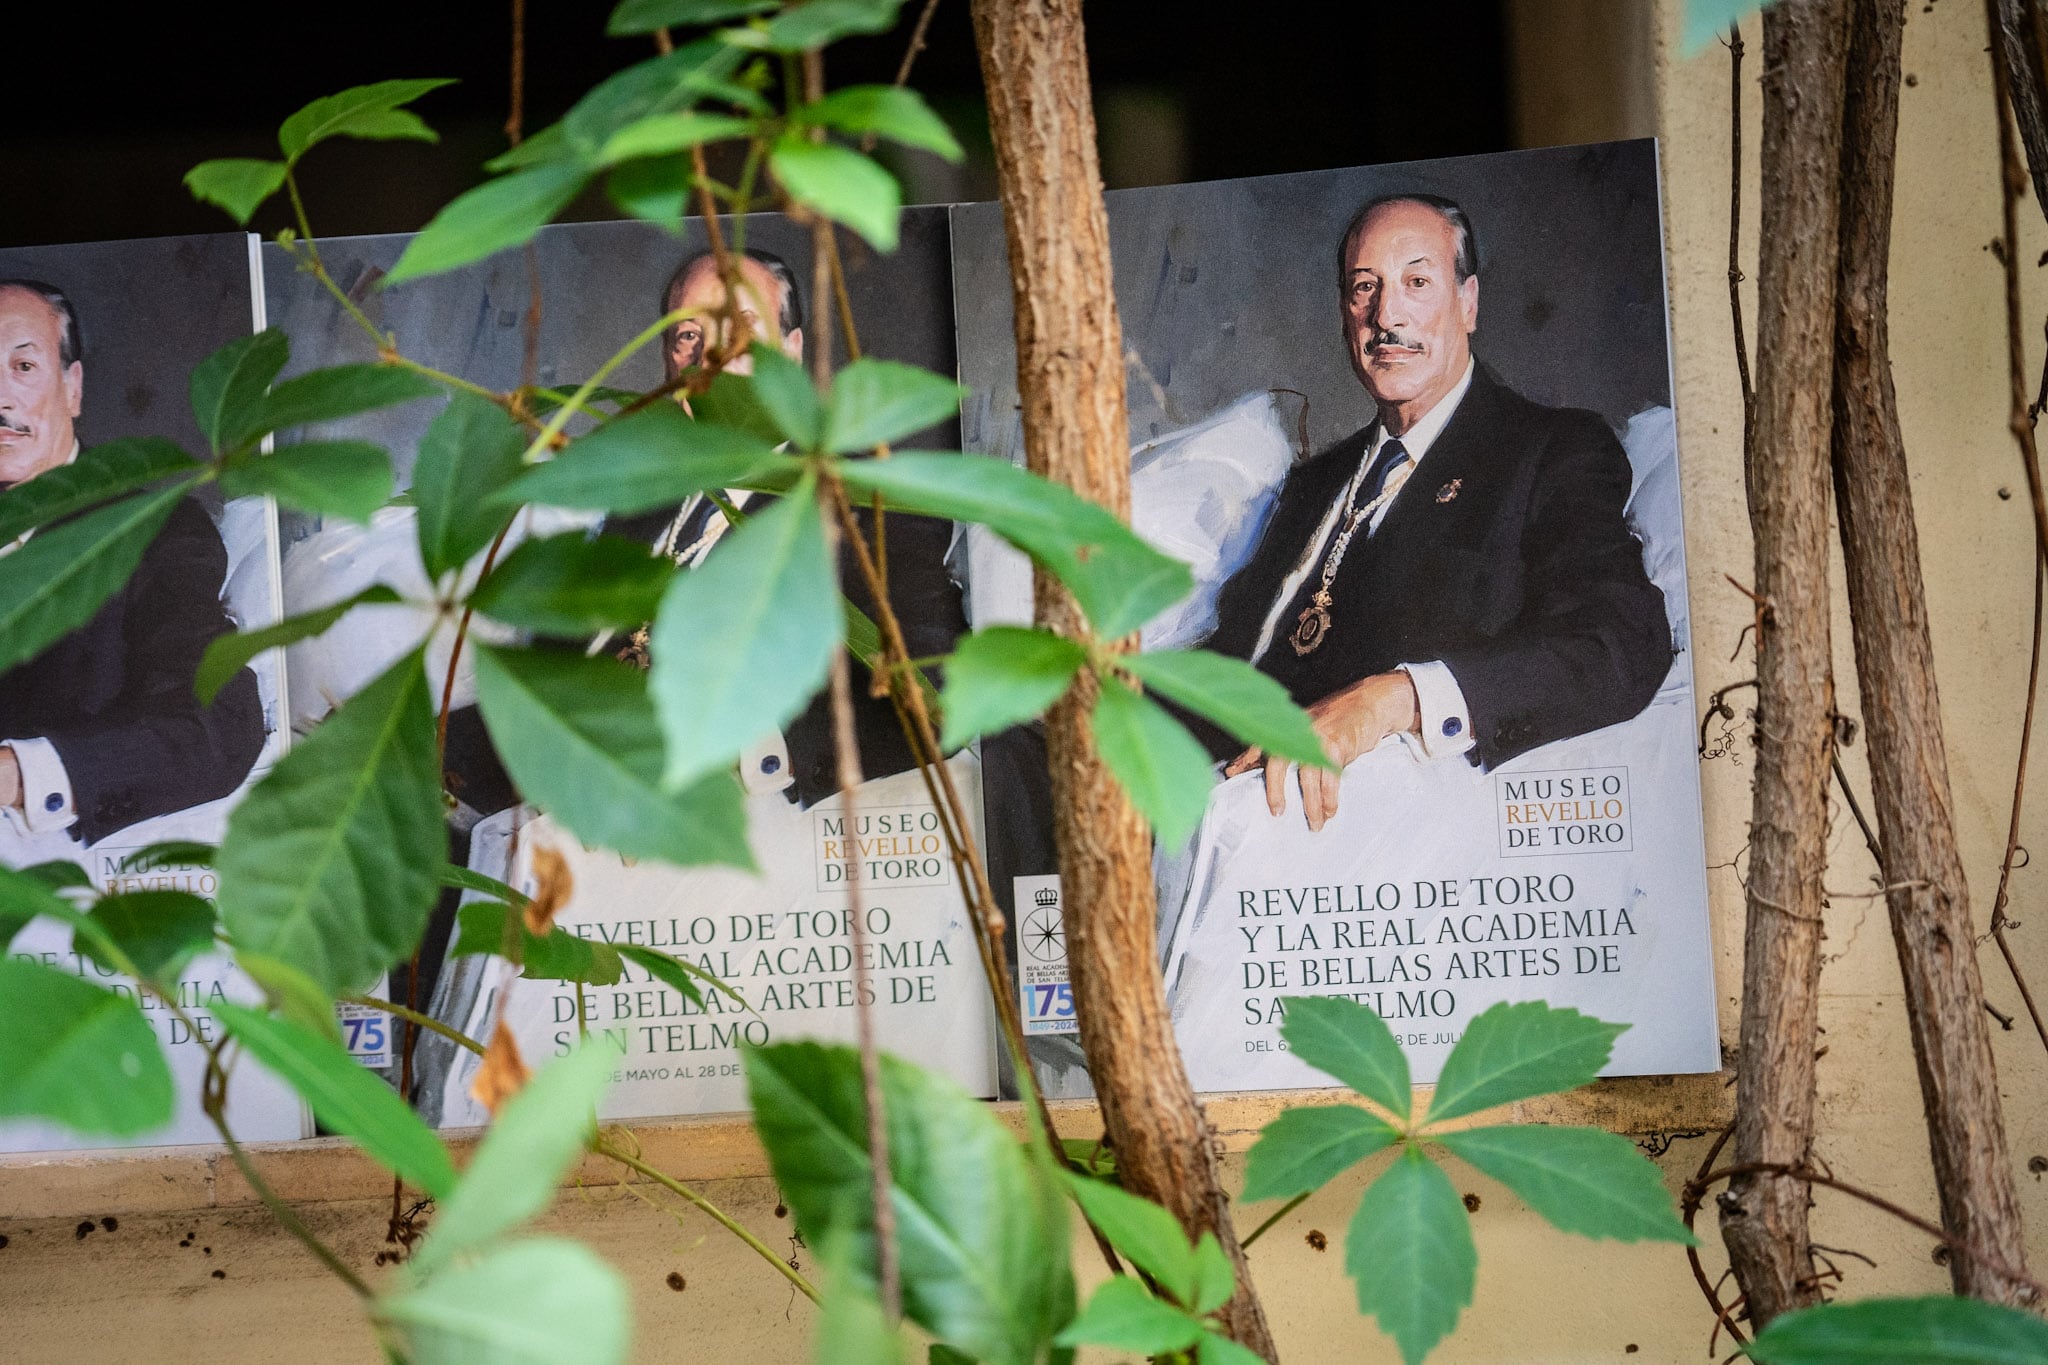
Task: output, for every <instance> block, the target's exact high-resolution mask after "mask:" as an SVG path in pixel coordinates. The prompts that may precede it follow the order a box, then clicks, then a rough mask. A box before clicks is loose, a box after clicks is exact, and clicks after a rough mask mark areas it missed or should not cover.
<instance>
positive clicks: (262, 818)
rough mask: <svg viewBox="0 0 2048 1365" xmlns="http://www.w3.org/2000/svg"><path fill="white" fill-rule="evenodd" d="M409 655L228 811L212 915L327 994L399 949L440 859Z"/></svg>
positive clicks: (426, 737) (434, 769) (422, 673)
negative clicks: (216, 913)
mask: <svg viewBox="0 0 2048 1365" xmlns="http://www.w3.org/2000/svg"><path fill="white" fill-rule="evenodd" d="M440 779H441V774H440V765H439V764H438V763H437V762H436V761H435V753H434V710H433V706H432V705H431V703H430V702H429V701H428V698H427V674H426V668H425V665H424V663H423V661H422V659H421V656H420V652H419V651H418V650H415V651H413V652H412V653H410V654H408V655H406V656H405V657H404V658H402V659H400V660H399V661H398V662H397V663H395V664H393V665H392V666H391V668H390V669H389V670H388V671H387V672H386V673H385V674H384V675H383V676H382V677H380V678H378V679H377V681H375V682H373V683H371V684H370V685H369V686H368V687H366V688H364V689H363V690H362V691H361V692H359V693H357V694H356V695H355V696H353V697H351V698H349V700H348V701H346V702H344V703H343V704H342V706H341V709H339V710H338V711H336V712H335V713H334V714H333V715H331V716H329V717H328V718H327V720H326V721H325V722H324V723H323V724H321V725H320V726H319V727H318V728H316V729H315V730H314V731H313V733H312V734H310V735H308V736H307V737H306V738H305V739H303V740H301V741H299V743H297V744H296V745H294V746H293V747H292V751H291V752H290V753H289V754H287V755H285V757H284V759H283V761H282V762H280V763H279V764H278V765H277V766H276V767H275V768H273V769H271V771H270V774H269V776H267V777H265V778H264V779H263V780H262V781H261V782H258V783H257V784H256V786H255V789H254V790H252V791H251V792H250V793H249V794H248V796H246V797H245V798H243V800H242V802H241V804H239V805H237V806H236V807H235V810H234V813H233V814H232V815H230V816H229V817H228V833H227V838H226V839H225V840H224V841H222V843H221V849H220V892H219V898H218V899H219V904H220V917H221V922H222V923H223V924H225V925H226V926H227V929H228V933H229V934H230V936H232V937H233V939H234V941H235V943H236V945H237V946H238V948H247V949H249V950H251V951H253V952H257V953H262V954H264V955H266V956H270V957H275V958H279V959H282V960H283V961H285V962H287V963H289V964H290V965H292V966H294V967H297V968H299V969H300V970H302V971H304V972H305V973H306V974H307V975H308V976H310V977H311V978H312V979H313V980H314V981H316V982H317V983H319V985H320V986H321V987H322V988H324V989H325V990H327V991H328V992H330V993H337V992H341V991H348V990H360V989H361V988H363V987H364V986H367V985H368V984H369V983H370V982H371V981H373V980H375V979H376V977H377V974H378V973H379V972H382V971H383V970H384V969H385V968H387V967H389V966H390V965H391V964H392V963H394V962H396V961H398V960H399V959H400V958H402V957H405V956H406V955H407V954H409V953H411V952H412V950H413V946H414V945H415V944H417V943H418V942H419V938H420V933H421V931H422V930H423V929H424V928H425V927H426V921H427V913H428V911H429V910H431V909H432V908H433V903H434V896H435V881H436V877H435V873H434V869H436V868H438V867H439V866H440V865H441V862H442V861H443V859H444V858H445V857H446V856H447V849H448V835H447V831H446V829H445V827H444V826H443V823H442V818H441V780H440Z"/></svg>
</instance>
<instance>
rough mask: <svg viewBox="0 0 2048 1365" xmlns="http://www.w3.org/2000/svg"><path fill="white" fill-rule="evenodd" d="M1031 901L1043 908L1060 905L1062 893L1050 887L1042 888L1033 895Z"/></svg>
mask: <svg viewBox="0 0 2048 1365" xmlns="http://www.w3.org/2000/svg"><path fill="white" fill-rule="evenodd" d="M1031 899H1032V900H1034V901H1036V902H1037V903H1038V905H1039V906H1040V907H1041V908H1046V907H1050V906H1054V905H1058V904H1059V903H1060V893H1059V892H1057V891H1055V890H1053V889H1052V888H1051V887H1049V886H1041V887H1039V888H1038V890H1037V891H1036V892H1035V893H1034V894H1033V895H1032V897H1031Z"/></svg>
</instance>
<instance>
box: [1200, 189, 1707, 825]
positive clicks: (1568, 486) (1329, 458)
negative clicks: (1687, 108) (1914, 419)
mask: <svg viewBox="0 0 2048 1365" xmlns="http://www.w3.org/2000/svg"><path fill="white" fill-rule="evenodd" d="M1479 284H1480V282H1479V252H1478V244H1477V241H1476V238H1475V235H1474V232H1473V227H1472V223H1471V221H1470V219H1469V218H1467V217H1466V214H1465V212H1464V210H1463V209H1462V208H1461V207H1459V205H1457V204H1456V203H1454V202H1452V201H1451V200H1448V199H1444V198H1440V197H1438V196H1435V195H1428V194H1395V195H1389V196H1386V197H1383V198H1380V199H1376V200H1374V201H1372V202H1371V203H1369V204H1367V205H1365V206H1364V207H1363V208H1362V209H1360V210H1359V212H1358V214H1357V215H1356V216H1355V217H1354V218H1353V219H1352V221H1351V224H1350V226H1349V228H1347V230H1346V231H1345V233H1344V235H1343V237H1342V238H1341V240H1340V245H1339V250H1338V260H1337V287H1338V291H1339V305H1340V313H1341V321H1342V332H1343V340H1344V346H1345V350H1346V353H1347V355H1348V357H1349V359H1350V362H1351V369H1352V373H1353V374H1354V375H1355V376H1356V378H1357V379H1358V382H1359V383H1360V384H1361V385H1363V386H1364V388H1365V390H1366V392H1367V393H1368V394H1370V395H1371V397H1372V398H1373V400H1374V404H1375V407H1376V409H1377V412H1376V415H1375V417H1374V419H1373V421H1371V422H1370V423H1368V424H1367V425H1366V426H1365V427H1363V428H1362V429H1360V430H1359V431H1357V432H1355V433H1353V434H1352V435H1351V436H1349V437H1346V438H1345V439H1343V440H1341V441H1338V442H1337V443H1336V444H1335V445H1332V446H1330V447H1329V448H1327V449H1325V450H1323V451H1322V452H1320V453H1319V454H1317V455H1316V456H1315V457H1314V458H1312V459H1310V460H1308V461H1306V462H1304V463H1303V464H1301V465H1299V466H1297V467H1296V469H1295V470H1294V472H1293V473H1292V474H1290V475H1289V476H1288V479H1287V482H1286V484H1285V485H1284V486H1283V487H1282V489H1281V492H1280V496H1279V500H1278V502H1277V503H1276V504H1275V507H1274V511H1273V514H1272V518H1271V520H1270V521H1269V522H1268V523H1267V525H1266V529H1265V532H1264V534H1263V535H1262V536H1261V538H1260V540H1259V543H1258V545H1257V547H1256V548H1255V549H1254V550H1253V552H1252V554H1251V557H1250V559H1249V560H1248V561H1247V562H1246V563H1245V565H1244V566H1243V567H1242V568H1241V569H1239V570H1238V571H1237V572H1236V573H1235V574H1234V575H1233V576H1232V577H1231V579H1230V580H1229V582H1228V583H1226V584H1225V585H1224V588H1223V590H1222V593H1221V596H1220V597H1219V599H1218V603H1217V625H1216V629H1215V632H1214V633H1213V634H1212V635H1211V636H1210V638H1209V639H1208V641H1207V647H1208V648H1210V649H1213V650H1216V651H1217V652H1219V653H1223V654H1231V655H1235V656H1237V657H1239V658H1243V659H1249V660H1250V661H1251V662H1252V663H1253V664H1254V665H1256V666H1257V667H1258V668H1259V669H1260V670H1261V671H1262V672H1264V673H1266V674H1268V675H1269V676H1271V677H1272V678H1274V679H1275V680H1277V681H1278V682H1280V683H1281V684H1282V685H1283V686H1285V687H1286V688H1287V690H1288V693H1289V694H1290V695H1291V696H1292V697H1293V698H1294V700H1295V701H1296V702H1297V703H1298V704H1300V705H1301V706H1303V707H1305V708H1307V710H1308V712H1309V715H1310V717H1311V718H1312V719H1313V720H1314V721H1315V725H1316V730H1317V733H1318V734H1319V735H1320V736H1321V737H1322V739H1323V742H1324V746H1325V748H1326V749H1327V750H1328V752H1329V754H1330V756H1331V757H1332V758H1333V759H1334V760H1335V761H1336V762H1337V764H1338V765H1339V768H1340V769H1341V768H1342V766H1343V765H1346V764H1349V763H1350V762H1351V761H1352V760H1353V759H1355V758H1357V757H1359V756H1360V755H1362V754H1365V753H1368V752H1370V751H1371V750H1373V749H1374V748H1376V747H1378V746H1379V744H1380V743H1382V742H1383V741H1386V740H1390V739H1394V738H1396V737H1398V738H1399V739H1400V740H1401V741H1402V742H1404V743H1406V744H1407V745H1408V746H1409V747H1410V749H1411V751H1412V752H1413V753H1414V754H1415V755H1416V757H1417V758H1419V759H1422V760H1424V761H1437V760H1446V759H1454V758H1461V759H1463V760H1465V761H1468V762H1471V763H1473V764H1476V765H1478V766H1480V767H1483V768H1486V769H1492V768H1495V767H1498V766H1499V765H1501V764H1503V763H1505V762H1507V761H1508V760H1510V759H1512V758H1515V757H1516V756H1518V755H1520V754H1523V753H1526V752H1527V751H1529V750H1530V749H1533V748H1535V747H1537V746H1538V745H1541V744H1547V743H1549V742H1551V741H1553V740H1558V739H1565V738H1568V737H1570V736H1573V735H1581V734H1585V733H1587V732H1588V731H1591V730H1596V729H1599V728H1601V727H1602V726H1607V725H1613V724H1617V723H1619V722H1621V721H1625V720H1629V719H1631V718H1632V717H1634V716H1635V715H1637V714H1638V713H1640V712H1641V711H1642V710H1643V708H1644V707H1645V706H1647V705H1648V704H1649V702H1650V699H1651V697H1652V696H1654V695H1655V693H1656V691H1657V687H1658V685H1659V684H1660V683H1661V682H1662V681H1663V679H1664V676H1665V674H1666V672H1668V671H1669V669H1670V667H1671V660H1672V644H1671V630H1670V622H1669V619H1668V616H1667V613H1666V611H1665V606H1664V599H1663V594H1662V593H1661V592H1660V591H1659V590H1658V588H1657V586H1656V585H1655V584H1654V583H1652V582H1651V581H1650V578H1649V576H1648V574H1647V573H1646V572H1645V571H1644V567H1643V550H1642V545H1641V544H1640V543H1639V542H1638V541H1637V540H1636V538H1635V536H1634V535H1633V534H1631V532H1630V530H1629V527H1628V524H1627V520H1626V506H1627V503H1628V496H1629V485H1630V469H1629V462H1628V456H1627V455H1626V454H1625V453H1624V452H1623V450H1622V447H1621V443H1620V441H1619V440H1618V439H1616V437H1615V435H1614V432H1613V431H1612V430H1611V429H1610V428H1609V427H1608V425H1607V423H1606V422H1605V421H1604V420H1603V419H1602V418H1600V417H1599V416H1598V415H1597V414H1595V413H1592V412H1588V411H1584V410H1582V409H1575V408H1556V407H1548V406H1545V405H1543V404H1540V403H1536V402H1533V401H1531V400H1530V399H1528V398H1526V397H1524V396H1522V395H1521V394H1519V393H1516V392H1515V391H1514V390H1513V389H1511V388H1509V387H1508V386H1507V385H1506V384H1504V383H1502V382H1501V381H1500V379H1499V378H1497V377H1496V376H1495V375H1494V374H1493V372H1492V371H1491V370H1490V369H1488V367H1487V366H1486V365H1484V364H1483V363H1481V362H1480V361H1479V360H1478V359H1477V358H1475V357H1474V355H1473V353H1472V347H1471V334H1472V332H1473V330H1474V329H1475V328H1476V327H1477V326H1478V324H1479V306H1480V288H1479ZM1189 720H1190V724H1191V725H1193V727H1194V728H1195V729H1196V731H1197V733H1198V734H1199V735H1201V737H1202V738H1203V739H1204V740H1205V742H1206V743H1207V744H1208V746H1209V749H1210V752H1211V754H1212V755H1213V756H1214V757H1216V758H1218V759H1224V760H1228V762H1227V764H1226V766H1225V768H1224V774H1225V775H1226V776H1234V775H1235V774H1237V773H1241V772H1246V771H1250V770H1252V769H1254V768H1264V770H1265V780H1266V794H1267V804H1268V806H1269V808H1270V809H1271V810H1272V812H1273V814H1274V815H1276V816H1278V815H1281V814H1283V813H1284V812H1285V811H1286V809H1287V806H1288V802H1289V800H1290V799H1291V798H1290V793H1289V789H1290V787H1292V788H1296V789H1298V791H1299V794H1300V797H1301V802H1302V804H1301V806H1300V807H1299V810H1300V812H1301V813H1302V815H1304V816H1305V817H1306V819H1307V821H1308V824H1309V826H1310V828H1311V829H1316V830H1320V829H1321V828H1322V827H1323V826H1324V824H1325V823H1327V821H1328V820H1329V819H1330V817H1331V816H1332V815H1334V814H1335V813H1336V809H1337V799H1338V786H1339V781H1340V778H1341V772H1332V771H1328V770H1323V769H1315V768H1294V769H1293V781H1291V782H1290V780H1289V778H1290V771H1289V768H1290V765H1285V764H1280V763H1277V762H1274V763H1268V762H1267V761H1266V759H1265V757H1264V756H1263V755H1261V754H1260V753H1259V752H1258V751H1257V750H1248V751H1241V748H1242V746H1241V745H1239V744H1238V743H1237V742H1235V741H1234V740H1232V739H1231V737H1230V736H1228V735H1225V734H1223V733H1222V732H1221V731H1219V730H1217V729H1216V727H1214V726H1212V725H1209V724H1207V723H1206V722H1204V721H1201V720H1200V719H1199V718H1196V717H1190V718H1189Z"/></svg>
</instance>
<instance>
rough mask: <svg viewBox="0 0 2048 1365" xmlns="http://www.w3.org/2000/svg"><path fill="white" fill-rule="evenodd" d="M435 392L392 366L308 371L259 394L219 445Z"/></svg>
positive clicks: (420, 376)
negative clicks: (265, 392) (259, 397)
mask: <svg viewBox="0 0 2048 1365" xmlns="http://www.w3.org/2000/svg"><path fill="white" fill-rule="evenodd" d="M439 391H440V390H439V387H438V386H437V385H436V384H435V383H434V381H433V380H431V379H429V378H427V377H426V376H425V375H423V374H419V373H416V372H415V371H412V370H406V369H400V368H399V367H397V366H395V365H375V364H362V365H331V366H329V367H328V368H326V369H324V370H309V371H307V372H306V373H305V374H302V375H298V376H295V377H294V378H291V379H287V380H285V381H284V383H282V384H279V385H278V386H277V387H276V388H274V389H272V390H271V391H270V392H269V393H267V394H265V395H264V396H263V397H262V398H261V399H260V400H258V401H257V403H256V404H255V405H254V406H253V407H252V408H251V409H250V410H249V411H248V413H247V414H246V416H245V417H244V418H243V420H242V421H241V422H240V424H239V425H237V426H236V427H234V428H233V429H232V430H230V431H226V432H224V433H223V434H222V438H221V445H222V446H223V447H233V446H240V445H245V444H248V443H250V442H253V441H254V440H255V439H256V438H257V437H258V436H261V435H263V434H264V433H265V432H269V431H284V430H287V429H289V428H291V427H302V426H308V425H311V424H312V423H315V422H335V421H339V420H341V419H342V418H344V417H354V416H355V415H356V414H358V413H364V412H375V411H376V410H377V409H379V408H389V407H395V406H396V405H398V404H400V403H410V402H413V401H414V400H416V399H420V398H431V397H433V396H434V395H435V394H436V393H438V392H439Z"/></svg>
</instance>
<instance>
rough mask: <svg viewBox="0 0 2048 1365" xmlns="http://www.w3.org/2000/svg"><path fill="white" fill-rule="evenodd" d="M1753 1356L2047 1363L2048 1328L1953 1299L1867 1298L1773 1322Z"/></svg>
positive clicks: (1877, 1362) (1770, 1359)
mask: <svg viewBox="0 0 2048 1365" xmlns="http://www.w3.org/2000/svg"><path fill="white" fill-rule="evenodd" d="M1746 1354H1747V1355H1748V1356H1749V1358H1750V1359H1752V1360H1758V1361H1763V1362H1765V1365H1844V1362H1857V1365H2039V1363H2040V1362H2041V1361H2044V1360H2048V1324H2044V1323H2043V1322H2042V1321H2041V1319H2039V1318H2037V1317H2035V1316H2034V1315H2033V1314H2031V1313H2023V1312H2021V1311H2020V1310H2019V1309H2017V1308H2006V1307H2003V1306H2001V1305H1998V1304H1990V1303H1984V1302H1982V1301H1980V1300H1977V1299H1955V1298H1950V1297H1948V1296H1947V1295H1945V1294H1941V1295H1929V1296H1927V1297H1924V1298H1914V1299H1866V1300H1864V1301H1863V1302H1861V1303H1830V1304H1823V1305H1821V1306H1820V1307H1818V1308H1807V1309H1803V1310H1802V1311H1800V1312H1797V1313H1786V1314H1784V1315H1783V1316H1781V1317H1777V1318H1773V1319H1772V1320H1771V1325H1770V1326H1769V1327H1766V1328H1765V1329H1764V1330H1763V1331H1762V1332H1761V1333H1759V1334H1758V1336H1757V1339H1756V1340H1755V1341H1753V1342H1751V1343H1750V1345H1749V1348H1748V1350H1747V1352H1746Z"/></svg>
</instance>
